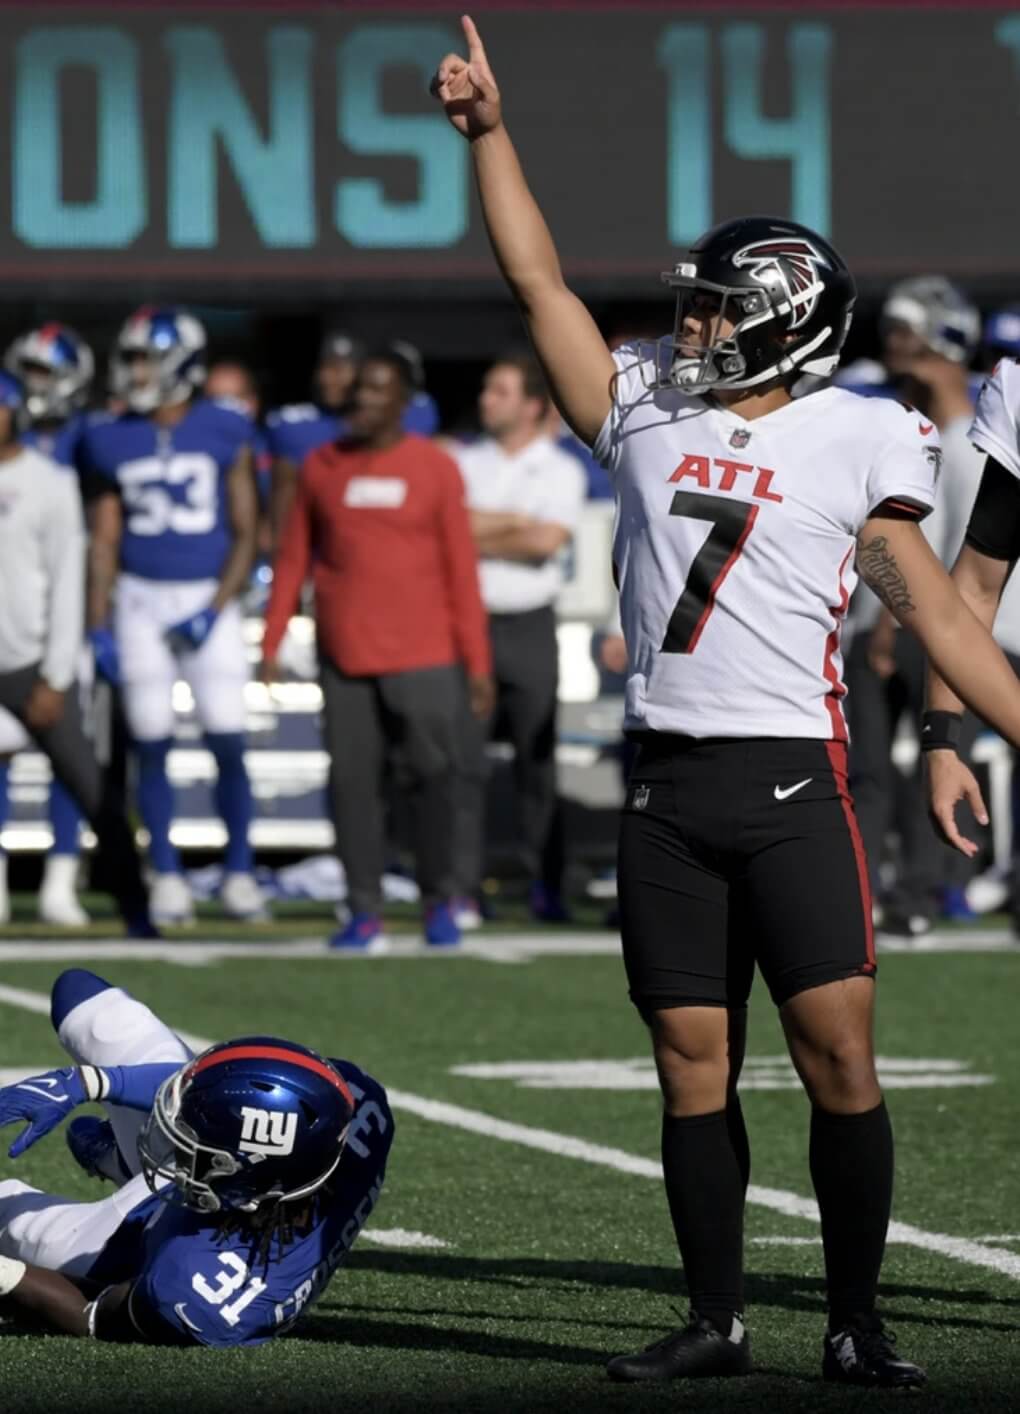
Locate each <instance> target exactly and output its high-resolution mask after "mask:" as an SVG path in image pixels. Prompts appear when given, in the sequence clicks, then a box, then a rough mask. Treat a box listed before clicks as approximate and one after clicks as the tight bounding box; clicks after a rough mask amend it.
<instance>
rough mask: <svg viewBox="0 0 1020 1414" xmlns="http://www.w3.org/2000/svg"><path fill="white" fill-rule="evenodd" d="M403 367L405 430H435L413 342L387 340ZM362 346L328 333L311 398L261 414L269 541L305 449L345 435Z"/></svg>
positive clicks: (427, 433) (423, 433) (435, 416)
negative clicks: (268, 474)
mask: <svg viewBox="0 0 1020 1414" xmlns="http://www.w3.org/2000/svg"><path fill="white" fill-rule="evenodd" d="M388 348H389V350H390V351H392V352H393V353H395V354H396V355H397V357H398V358H400V359H401V360H402V362H403V364H404V366H405V367H406V369H407V374H408V381H409V382H410V385H411V397H410V400H409V401H408V404H407V407H406V408H405V410H404V419H403V421H404V431H405V432H413V433H415V434H417V436H419V437H432V436H434V435H435V433H436V432H438V431H439V409H438V408H437V407H436V404H435V402H434V400H433V399H432V398H431V397H430V395H429V394H428V393H427V392H426V391H425V365H424V363H423V361H422V357H421V354H420V353H419V352H418V350H417V349H416V348H415V347H414V345H413V344H409V343H407V342H406V341H405V340H403V339H399V340H395V341H394V342H393V343H391V344H390V345H388ZM364 356H365V349H364V346H363V345H362V344H360V343H359V342H358V340H357V339H353V338H352V337H351V336H350V334H344V333H341V332H339V331H337V332H334V333H332V334H327V335H326V337H325V339H323V341H322V347H321V349H320V351H319V362H318V366H317V367H316V370H315V401H314V402H309V403H289V404H287V405H286V406H285V407H280V408H276V409H275V410H274V411H272V412H270V413H269V414H268V416H267V417H266V441H267V443H268V446H269V452H270V456H271V457H272V468H273V482H272V497H271V501H270V522H271V525H272V531H273V538H274V542H275V541H278V540H279V537H280V532H281V531H282V530H283V526H284V523H285V521H286V519H287V515H288V513H289V511H290V507H291V503H292V502H293V500H294V491H295V488H296V487H297V477H298V472H299V471H300V469H301V463H302V462H303V461H304V459H305V457H307V456H308V454H309V452H314V451H315V449H316V447H322V446H324V445H325V444H326V443H327V442H337V441H339V440H340V438H341V437H343V436H345V435H346V430H347V422H346V419H347V409H348V405H349V403H350V400H351V396H352V394H353V391H354V380H355V378H356V376H357V372H358V365H359V364H360V362H361V360H362V359H363V358H364Z"/></svg>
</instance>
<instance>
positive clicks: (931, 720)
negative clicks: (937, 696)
mask: <svg viewBox="0 0 1020 1414" xmlns="http://www.w3.org/2000/svg"><path fill="white" fill-rule="evenodd" d="M962 727H963V713H962V712H925V714H924V716H923V717H922V718H921V750H922V751H955V750H956V749H957V747H958V746H959V745H960V732H961V729H962Z"/></svg>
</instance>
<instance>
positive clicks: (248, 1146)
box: [237, 1105, 298, 1159]
mask: <svg viewBox="0 0 1020 1414" xmlns="http://www.w3.org/2000/svg"><path fill="white" fill-rule="evenodd" d="M297 1119H298V1117H297V1115H296V1114H294V1113H293V1112H292V1113H290V1114H281V1112H280V1111H279V1110H255V1109H251V1108H250V1107H249V1106H248V1105H244V1106H242V1108H241V1142H240V1144H238V1146H237V1147H238V1149H240V1151H241V1153H242V1154H261V1155H262V1156H263V1157H264V1158H271V1159H283V1158H286V1156H287V1155H288V1154H292V1153H293V1152H294V1140H295V1137H296V1136H297Z"/></svg>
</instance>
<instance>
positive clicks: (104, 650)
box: [89, 628, 120, 687]
mask: <svg viewBox="0 0 1020 1414" xmlns="http://www.w3.org/2000/svg"><path fill="white" fill-rule="evenodd" d="M89 643H90V644H91V645H92V656H93V658H95V660H96V672H97V673H98V674H99V676H100V677H101V678H105V679H106V681H107V682H108V683H109V684H110V686H111V687H120V654H119V652H118V651H117V640H116V639H115V638H114V636H113V634H112V633H111V632H110V630H109V629H108V628H94V629H92V631H91V632H90V634H89Z"/></svg>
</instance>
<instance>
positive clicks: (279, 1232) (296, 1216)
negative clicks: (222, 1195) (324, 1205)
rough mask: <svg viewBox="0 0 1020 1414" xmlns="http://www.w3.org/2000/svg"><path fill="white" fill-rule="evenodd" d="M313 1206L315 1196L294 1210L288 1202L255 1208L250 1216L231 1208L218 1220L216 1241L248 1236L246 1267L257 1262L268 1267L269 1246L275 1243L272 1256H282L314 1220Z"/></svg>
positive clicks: (269, 1259)
mask: <svg viewBox="0 0 1020 1414" xmlns="http://www.w3.org/2000/svg"><path fill="white" fill-rule="evenodd" d="M316 1207H317V1195H316V1197H314V1198H312V1199H310V1200H309V1201H308V1202H307V1203H300V1204H298V1206H297V1207H295V1206H294V1205H293V1204H291V1203H281V1202H276V1203H273V1204H272V1205H268V1204H267V1205H266V1206H265V1207H260V1208H256V1210H255V1212H253V1213H246V1212H244V1211H243V1210H242V1209H240V1208H234V1209H231V1210H230V1211H229V1212H227V1213H226V1214H225V1215H224V1217H223V1218H222V1219H221V1220H220V1223H219V1225H218V1227H217V1232H216V1240H217V1242H226V1241H227V1239H228V1238H231V1237H234V1236H235V1235H241V1236H244V1237H249V1238H250V1239H251V1256H252V1260H251V1262H250V1263H249V1265H250V1266H255V1265H256V1264H257V1263H261V1264H262V1265H263V1266H264V1267H268V1266H269V1263H270V1261H271V1259H272V1255H273V1243H274V1242H275V1243H276V1244H277V1248H276V1255H277V1256H278V1257H282V1256H283V1254H284V1252H286V1250H287V1248H288V1247H289V1246H290V1244H291V1243H292V1242H293V1241H294V1238H295V1235H296V1233H297V1232H298V1230H299V1229H301V1228H305V1227H308V1226H309V1225H310V1224H311V1222H312V1221H313V1220H314V1216H315V1209H316Z"/></svg>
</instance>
